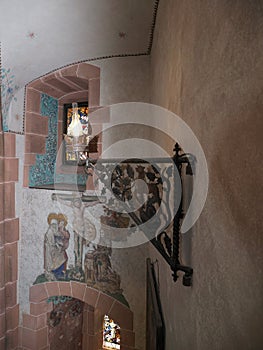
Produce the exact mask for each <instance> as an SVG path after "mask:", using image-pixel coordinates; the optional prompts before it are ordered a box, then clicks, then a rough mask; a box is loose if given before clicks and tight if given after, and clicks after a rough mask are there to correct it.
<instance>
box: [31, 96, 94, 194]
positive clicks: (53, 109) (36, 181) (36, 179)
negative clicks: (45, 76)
mask: <svg viewBox="0 0 263 350" xmlns="http://www.w3.org/2000/svg"><path fill="white" fill-rule="evenodd" d="M40 113H41V115H42V116H47V117H48V136H47V138H46V153H45V154H37V155H36V163H35V164H34V165H32V166H31V167H30V171H29V187H38V186H42V185H52V184H54V183H68V184H79V185H85V183H86V179H87V177H86V176H85V175H80V174H57V173H56V168H55V165H56V156H57V125H58V100H57V99H55V98H53V97H51V96H48V95H46V94H41V102H40Z"/></svg>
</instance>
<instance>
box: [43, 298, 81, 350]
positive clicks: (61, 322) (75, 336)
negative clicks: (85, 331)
mask: <svg viewBox="0 0 263 350" xmlns="http://www.w3.org/2000/svg"><path fill="white" fill-rule="evenodd" d="M83 310H84V303H83V302H81V301H80V300H77V299H74V298H66V297H64V299H62V298H61V299H60V302H59V303H57V304H54V305H53V310H52V311H51V312H50V313H49V314H48V318H47V324H48V338H49V343H50V349H51V350H57V349H60V350H68V349H76V350H77V349H82V328H83Z"/></svg>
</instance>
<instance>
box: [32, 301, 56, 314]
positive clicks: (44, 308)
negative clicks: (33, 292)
mask: <svg viewBox="0 0 263 350" xmlns="http://www.w3.org/2000/svg"><path fill="white" fill-rule="evenodd" d="M52 308H53V306H52V303H48V302H47V301H42V302H41V303H30V313H31V315H34V316H39V315H42V314H44V313H47V312H49V311H52Z"/></svg>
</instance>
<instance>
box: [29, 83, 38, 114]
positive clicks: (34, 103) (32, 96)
mask: <svg viewBox="0 0 263 350" xmlns="http://www.w3.org/2000/svg"><path fill="white" fill-rule="evenodd" d="M26 111H30V112H35V113H40V92H39V91H36V90H34V89H30V88H29V87H27V89H26Z"/></svg>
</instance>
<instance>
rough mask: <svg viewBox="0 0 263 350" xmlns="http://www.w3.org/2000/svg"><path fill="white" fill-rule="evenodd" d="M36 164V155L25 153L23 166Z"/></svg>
mask: <svg viewBox="0 0 263 350" xmlns="http://www.w3.org/2000/svg"><path fill="white" fill-rule="evenodd" d="M35 163H36V154H35V153H26V154H25V159H24V164H25V165H29V166H31V165H34V164H35Z"/></svg>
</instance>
